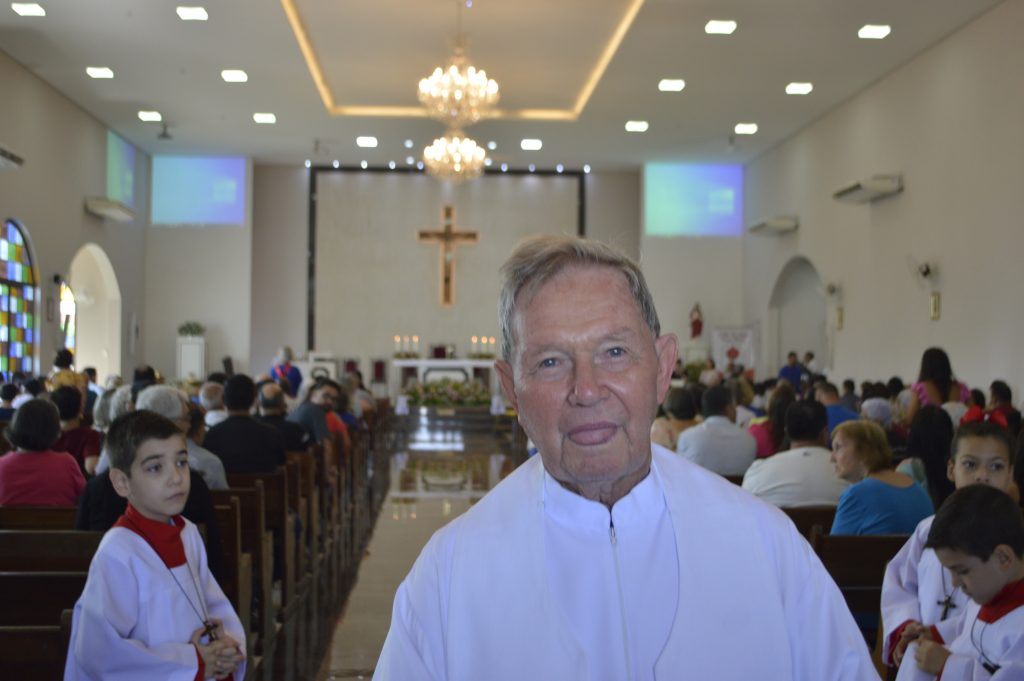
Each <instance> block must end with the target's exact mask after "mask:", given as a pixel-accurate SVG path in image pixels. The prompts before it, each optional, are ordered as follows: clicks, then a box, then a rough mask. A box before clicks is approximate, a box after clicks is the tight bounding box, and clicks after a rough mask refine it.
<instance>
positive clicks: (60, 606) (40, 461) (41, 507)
mask: <svg viewBox="0 0 1024 681" xmlns="http://www.w3.org/2000/svg"><path fill="white" fill-rule="evenodd" d="M65 353H66V354H65ZM69 355H70V353H69V352H68V351H61V354H59V355H58V362H59V364H63V365H64V366H58V367H57V369H56V370H55V371H54V372H53V373H52V374H51V375H50V376H48V377H40V378H32V377H26V376H15V377H13V378H14V382H12V383H11V384H7V385H4V386H3V388H2V389H0V397H2V398H3V400H4V402H3V408H5V409H9V411H7V412H6V415H7V416H8V417H9V420H8V421H7V422H6V423H4V424H3V425H4V430H3V433H4V436H5V438H6V441H5V442H4V443H3V445H4V451H7V452H8V453H7V454H4V455H3V456H0V572H2V574H0V592H2V593H3V594H4V595H5V596H6V598H5V603H6V604H7V605H5V609H4V612H5V615H4V618H3V619H4V620H5V621H3V622H2V623H0V657H2V659H3V660H4V668H5V672H4V673H5V674H7V673H10V674H12V675H13V676H17V677H19V678H32V679H58V678H65V679H140V678H198V679H205V678H216V679H227V678H233V679H235V680H236V681H242V680H243V679H303V678H313V677H314V676H315V675H316V674H317V671H318V669H319V665H320V661H321V660H322V659H323V655H324V652H325V650H326V647H327V645H328V643H329V640H330V636H331V633H332V630H333V626H334V624H335V622H336V620H337V617H338V615H339V613H340V611H341V608H342V606H343V604H344V601H345V599H346V597H347V595H348V593H349V591H350V589H351V588H352V585H353V583H354V580H355V575H356V570H357V568H358V563H359V560H360V559H361V557H362V554H363V547H364V546H365V543H366V541H367V540H368V536H369V532H370V530H371V528H372V525H373V521H374V519H375V517H376V514H377V512H378V511H379V508H380V504H381V502H382V501H383V498H384V495H385V493H386V490H387V488H388V480H387V477H388V475H387V474H388V466H387V465H386V464H385V462H384V460H383V458H382V457H383V456H384V452H383V433H384V431H385V430H386V429H387V428H388V423H387V414H388V411H389V410H388V408H387V405H386V402H385V403H384V404H381V405H378V404H377V403H376V401H373V402H372V403H370V402H368V401H367V400H365V397H363V396H362V394H360V395H361V398H362V401H361V402H360V413H359V415H358V416H356V415H354V414H352V413H351V410H350V409H349V407H348V405H349V404H350V401H349V400H350V396H352V395H353V394H355V390H356V389H358V387H359V380H360V379H359V378H358V377H356V376H346V377H345V380H344V381H342V382H340V383H339V382H336V381H334V380H331V379H329V378H317V379H316V380H311V381H308V382H306V383H305V384H301V385H299V386H296V387H297V388H298V390H296V391H295V396H292V395H290V394H289V393H288V392H287V389H290V386H287V385H284V386H283V385H281V383H286V381H280V383H279V382H278V381H277V380H275V379H273V378H271V377H270V375H266V376H261V377H257V379H256V380H254V379H253V378H250V377H249V376H246V375H242V374H234V375H231V376H227V375H224V374H214V375H211V376H210V380H209V381H208V382H207V383H206V384H204V385H202V386H189V385H175V384H171V383H168V382H164V381H163V380H162V379H161V377H160V376H159V374H158V373H157V372H156V371H154V370H153V369H152V368H150V367H141V368H139V369H138V370H136V372H135V375H134V377H133V380H132V382H131V383H130V384H124V385H122V384H121V380H120V379H119V378H118V377H111V378H110V379H108V381H107V383H106V386H105V387H103V388H100V387H99V386H96V384H95V372H82V373H77V372H74V371H73V369H72V362H71V361H68V359H69V357H68V356H69ZM206 405H211V407H213V408H210V410H209V411H207V406H206ZM217 412H221V413H220V414H218V415H216V416H215V417H214V418H213V419H212V420H213V422H214V423H215V425H213V426H211V427H207V424H208V423H209V422H210V419H209V416H210V414H216V413H217ZM0 415H3V414H0ZM8 450H9V451H8ZM374 459H379V460H378V461H374ZM374 471H375V472H376V474H372V472H374ZM101 651H102V652H101Z"/></svg>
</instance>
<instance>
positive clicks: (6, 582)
mask: <svg viewBox="0 0 1024 681" xmlns="http://www.w3.org/2000/svg"><path fill="white" fill-rule="evenodd" d="M87 576H88V573H86V572H48V571H38V572H0V603H2V604H3V607H0V626H25V625H33V626H52V625H55V624H57V623H58V622H60V614H61V612H63V611H64V610H66V609H69V608H73V607H74V606H75V602H76V601H78V597H79V596H81V595H82V590H83V589H84V588H85V579H86V577H87Z"/></svg>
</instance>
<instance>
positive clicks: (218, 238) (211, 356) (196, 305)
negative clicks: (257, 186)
mask: <svg viewBox="0 0 1024 681" xmlns="http://www.w3.org/2000/svg"><path fill="white" fill-rule="evenodd" d="M245 195H246V197H247V201H246V216H245V223H244V224H243V225H240V226H215V225H211V226H181V227H150V228H149V230H148V232H149V234H148V237H147V239H146V255H145V262H146V307H147V308H148V309H149V311H150V313H149V314H148V315H147V316H146V334H145V337H146V343H145V349H146V359H147V361H148V362H149V363H150V364H152V365H153V366H154V367H156V368H157V369H158V370H159V371H161V372H162V373H163V374H164V375H165V376H174V375H175V372H176V362H177V357H176V353H177V337H178V326H179V325H180V324H181V323H182V322H186V321H197V322H199V323H201V324H202V325H203V326H205V327H206V333H205V338H206V373H210V372H211V371H220V370H221V359H222V358H224V357H226V356H227V357H231V358H232V360H233V361H234V365H235V370H236V371H245V370H246V367H248V366H249V348H250V333H251V322H250V319H251V314H250V313H251V305H252V218H251V212H252V211H251V206H252V201H251V198H249V197H251V196H252V165H251V164H247V170H246V190H245Z"/></svg>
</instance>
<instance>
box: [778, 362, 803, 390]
mask: <svg viewBox="0 0 1024 681" xmlns="http://www.w3.org/2000/svg"><path fill="white" fill-rule="evenodd" d="M801 374H803V368H802V367H801V366H800V362H799V361H798V360H797V356H796V353H795V352H790V353H789V355H787V357H786V366H784V367H782V368H781V369H779V378H783V379H785V380H787V381H789V383H790V385H792V386H793V389H794V390H796V392H797V394H798V395H799V394H800V376H801Z"/></svg>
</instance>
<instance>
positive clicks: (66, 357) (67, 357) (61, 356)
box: [53, 348, 75, 369]
mask: <svg viewBox="0 0 1024 681" xmlns="http://www.w3.org/2000/svg"><path fill="white" fill-rule="evenodd" d="M74 363H75V356H74V355H73V354H71V351H70V350H68V349H67V348H63V349H61V350H58V351H57V356H56V357H55V358H54V359H53V366H55V367H57V368H58V369H70V368H71V365H72V364H74Z"/></svg>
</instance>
